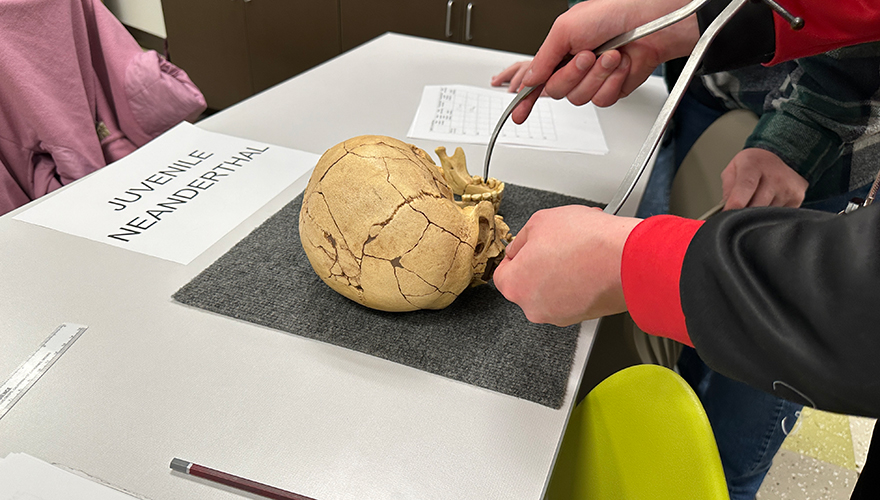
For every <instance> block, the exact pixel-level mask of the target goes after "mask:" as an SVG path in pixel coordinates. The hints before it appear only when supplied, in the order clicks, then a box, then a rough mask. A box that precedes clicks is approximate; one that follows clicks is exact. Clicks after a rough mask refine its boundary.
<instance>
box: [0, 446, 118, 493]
mask: <svg viewBox="0 0 880 500" xmlns="http://www.w3.org/2000/svg"><path fill="white" fill-rule="evenodd" d="M134 498H135V497H133V496H130V495H127V494H125V493H123V492H121V491H119V490H116V489H113V488H111V487H109V486H106V485H104V484H101V483H98V482H96V481H93V480H90V479H87V478H85V477H82V476H79V475H77V474H74V473H72V472H68V471H66V470H63V469H61V468H58V467H56V466H54V465H52V464H49V463H47V462H44V461H42V460H40V459H38V458H34V457H32V456H30V455H27V454H25V453H10V454H9V455H7V456H6V458H4V459H0V500H134Z"/></svg>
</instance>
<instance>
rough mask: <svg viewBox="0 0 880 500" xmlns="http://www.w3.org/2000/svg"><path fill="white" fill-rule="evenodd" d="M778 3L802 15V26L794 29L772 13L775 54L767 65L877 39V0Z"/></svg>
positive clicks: (879, 19) (879, 7)
mask: <svg viewBox="0 0 880 500" xmlns="http://www.w3.org/2000/svg"><path fill="white" fill-rule="evenodd" d="M779 3H781V4H783V7H785V8H786V9H787V10H788V11H789V12H791V13H792V14H794V15H795V16H800V17H802V18H803V19H804V27H803V29H801V30H799V31H795V30H793V29H791V27H790V26H789V25H788V23H787V22H786V21H785V20H784V19H783V18H782V17H781V16H779V15H778V14H773V18H774V19H773V23H774V25H775V28H776V54H775V55H774V57H773V60H772V61H770V62H769V63H767V65H768V66H772V65H774V64H777V63H780V62H783V61H788V60H791V59H797V58H799V57H806V56H811V55H814V54H821V53H823V52H827V51H829V50H832V49H836V48H839V47H845V46H848V45H856V44H860V43H865V42H871V41H874V40H878V39H880V4H878V3H877V2H873V1H869V0H846V1H823V2H816V1H814V0H784V1H781V2H779Z"/></svg>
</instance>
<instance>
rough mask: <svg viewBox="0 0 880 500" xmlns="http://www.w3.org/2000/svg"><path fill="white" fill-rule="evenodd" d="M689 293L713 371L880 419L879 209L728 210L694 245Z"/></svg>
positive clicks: (696, 336)
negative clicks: (837, 211)
mask: <svg viewBox="0 0 880 500" xmlns="http://www.w3.org/2000/svg"><path fill="white" fill-rule="evenodd" d="M680 291H681V302H682V310H683V311H684V314H685V321H686V323H687V329H688V333H689V334H690V338H691V340H692V341H693V343H694V347H696V349H697V351H698V352H699V353H700V356H701V357H702V358H703V359H704V360H705V361H706V363H707V364H708V365H709V366H710V367H712V368H713V369H714V370H716V371H718V372H720V373H722V374H724V375H726V376H728V377H731V378H734V379H737V380H740V381H742V382H745V383H746V384H749V385H751V386H753V387H757V388H760V389H762V390H764V391H767V392H770V393H771V394H776V395H778V396H780V397H783V398H786V399H790V400H794V401H798V402H801V403H804V404H806V405H810V406H815V407H817V408H819V409H823V410H827V411H833V412H839V413H847V414H854V415H863V416H869V417H880V204H875V205H871V206H869V207H867V208H861V209H859V210H856V211H855V212H853V213H851V214H848V215H834V214H828V213H824V212H815V211H811V210H804V209H782V208H761V209H745V210H737V211H731V212H727V213H723V214H720V215H718V216H716V217H714V218H712V219H710V220H709V221H708V222H706V224H704V225H703V227H702V228H701V229H700V230H699V231H697V233H696V235H695V236H694V239H693V240H692V241H691V244H690V245H689V247H688V250H687V253H686V255H685V259H684V263H683V266H682V274H681V282H680Z"/></svg>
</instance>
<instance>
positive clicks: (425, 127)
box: [407, 85, 608, 154]
mask: <svg viewBox="0 0 880 500" xmlns="http://www.w3.org/2000/svg"><path fill="white" fill-rule="evenodd" d="M514 96H515V95H514V94H511V93H510V92H507V91H506V90H500V89H484V88H480V87H471V86H467V85H428V86H425V88H424V90H423V91H422V100H421V102H420V103H419V108H418V109H417V110H416V115H415V118H413V122H412V125H411V126H410V129H409V132H408V133H407V136H408V137H412V138H414V139H429V140H437V141H447V142H449V145H450V146H455V145H457V144H459V143H470V144H489V137H491V135H492V130H493V129H494V128H495V124H496V123H497V122H498V119H499V118H500V117H501V113H502V112H503V111H504V109H505V108H506V107H507V105H508V104H510V101H511V100H513V98H514ZM497 144H506V145H510V146H521V147H532V148H542V149H553V150H557V151H572V152H578V153H591V154H606V153H608V146H607V145H606V144H605V136H604V135H603V134H602V127H601V126H600V125H599V117H598V116H597V115H596V108H595V107H594V106H593V104H592V103H589V104H587V105H585V106H575V105H573V104H571V103H570V102H568V101H567V100H559V101H557V100H554V99H550V98H540V99H538V102H537V103H536V105H535V107H534V108H533V109H532V112H531V114H530V115H529V117H528V119H526V121H525V123H523V124H522V125H517V124H515V123H513V120H511V119H509V118H508V119H507V122H506V123H505V124H504V127H503V128H502V129H501V133H500V134H499V135H498V140H497V142H496V145H497Z"/></svg>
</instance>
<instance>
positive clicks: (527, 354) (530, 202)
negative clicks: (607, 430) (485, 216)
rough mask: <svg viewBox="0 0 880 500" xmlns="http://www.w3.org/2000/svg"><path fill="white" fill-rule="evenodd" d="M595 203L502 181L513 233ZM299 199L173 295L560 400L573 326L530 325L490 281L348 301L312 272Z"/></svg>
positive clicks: (545, 401)
mask: <svg viewBox="0 0 880 500" xmlns="http://www.w3.org/2000/svg"><path fill="white" fill-rule="evenodd" d="M575 203H579V204H585V205H590V206H598V205H597V204H596V203H592V202H588V201H585V200H582V199H579V198H573V197H570V196H565V195H561V194H558V193H551V192H547V191H540V190H537V189H531V188H526V187H522V186H516V185H511V184H507V186H506V190H505V193H504V201H502V204H501V209H500V210H499V213H500V214H501V215H502V216H504V220H505V222H507V224H508V225H509V226H510V229H511V232H512V233H513V234H516V232H517V231H519V230H520V229H521V228H522V226H523V225H524V224H525V223H526V221H527V220H528V218H529V216H530V215H531V214H532V213H534V212H535V211H537V210H539V209H542V208H549V207H554V206H559V205H568V204H575ZM301 204H302V195H299V196H297V197H296V199H294V200H293V201H291V202H290V203H289V204H288V205H287V206H285V207H284V208H282V209H281V210H279V211H278V213H276V214H275V215H273V216H272V217H271V218H269V219H268V220H267V221H266V222H264V223H263V224H262V225H261V226H259V227H258V228H256V229H254V231H253V232H251V233H250V234H249V235H248V236H247V237H245V238H244V239H243V240H241V241H240V242H239V243H238V244H236V245H235V247H233V248H232V249H231V250H229V252H227V253H226V254H225V255H223V256H222V257H220V258H219V259H218V260H217V261H216V262H214V263H213V264H212V265H211V266H209V267H208V268H207V269H205V270H204V271H203V272H202V273H201V274H199V275H198V276H196V277H195V278H194V279H193V280H192V281H191V282H189V283H188V284H187V285H185V286H184V287H183V288H181V289H180V290H179V291H178V292H177V293H175V294H174V299H175V300H177V301H179V302H181V303H183V304H188V305H191V306H194V307H197V308H200V309H205V310H208V311H212V312H215V313H219V314H222V315H225V316H231V317H233V318H237V319H241V320H244V321H248V322H251V323H256V324H259V325H263V326H267V327H270V328H275V329H278V330H282V331H285V332H289V333H293V334H296V335H302V336H305V337H309V338H312V339H316V340H320V341H324V342H329V343H331V344H335V345H338V346H342V347H346V348H349V349H354V350H356V351H360V352H363V353H367V354H371V355H373V356H378V357H380V358H383V359H387V360H390V361H394V362H397V363H401V364H404V365H407V366H411V367H414V368H418V369H421V370H425V371H427V372H430V373H435V374H438V375H442V376H445V377H449V378H451V379H455V380H459V381H462V382H466V383H469V384H473V385H476V386H479V387H483V388H486V389H491V390H494V391H498V392H500V393H503V394H508V395H511V396H515V397H518V398H522V399H526V400H529V401H533V402H536V403H539V404H542V405H545V406H549V407H551V408H559V407H561V406H562V403H563V400H564V398H565V389H566V384H567V381H568V375H569V372H570V371H571V364H572V361H573V359H574V353H575V349H576V348H577V335H578V329H579V326H578V325H575V326H570V327H567V328H559V327H555V326H550V325H535V324H532V323H529V321H528V320H526V318H525V316H524V315H523V313H522V311H521V310H520V308H519V307H517V306H516V305H515V304H513V303H510V302H508V301H507V300H505V299H504V297H503V296H502V295H501V294H500V293H499V292H498V291H497V290H496V289H495V288H494V286H492V285H491V284H489V285H484V286H480V287H475V288H470V289H468V290H466V291H465V292H464V293H463V294H462V295H461V296H459V298H458V299H456V300H455V302H453V303H452V305H450V306H449V307H447V308H446V309H442V310H440V311H414V312H407V313H387V312H382V311H375V310H372V309H369V308H366V307H363V306H361V305H359V304H357V303H355V302H352V301H350V300H348V299H346V298H344V297H343V296H341V295H339V294H337V293H336V292H334V291H333V290H331V289H330V287H328V286H327V285H325V284H324V283H323V282H322V281H321V280H320V279H319V278H318V276H317V275H316V274H315V272H314V271H313V270H312V268H311V266H310V265H309V261H308V259H307V258H306V256H305V253H304V252H303V249H302V246H301V245H300V240H299V232H298V229H297V227H298V226H297V225H298V217H299V210H300V206H301Z"/></svg>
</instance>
